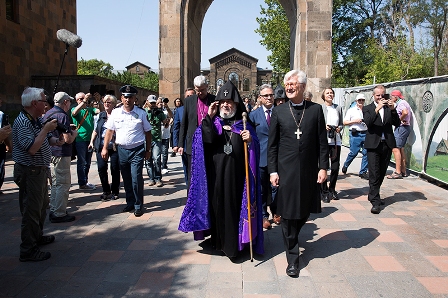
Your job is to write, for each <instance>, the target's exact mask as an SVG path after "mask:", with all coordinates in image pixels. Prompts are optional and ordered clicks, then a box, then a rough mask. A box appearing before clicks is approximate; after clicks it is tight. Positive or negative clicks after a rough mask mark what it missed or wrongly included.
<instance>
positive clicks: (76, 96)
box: [75, 92, 86, 100]
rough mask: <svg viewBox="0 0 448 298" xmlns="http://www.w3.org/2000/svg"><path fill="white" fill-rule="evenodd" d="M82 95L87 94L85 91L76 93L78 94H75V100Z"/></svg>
mask: <svg viewBox="0 0 448 298" xmlns="http://www.w3.org/2000/svg"><path fill="white" fill-rule="evenodd" d="M82 96H86V94H85V93H84V92H78V93H76V95H75V100H78V99H79V98H80V97H82Z"/></svg>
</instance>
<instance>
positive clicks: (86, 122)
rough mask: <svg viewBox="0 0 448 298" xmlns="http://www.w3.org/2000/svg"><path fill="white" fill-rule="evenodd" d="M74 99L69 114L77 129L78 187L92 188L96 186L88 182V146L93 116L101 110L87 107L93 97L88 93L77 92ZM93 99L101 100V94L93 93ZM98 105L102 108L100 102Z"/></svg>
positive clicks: (89, 155) (89, 159)
mask: <svg viewBox="0 0 448 298" xmlns="http://www.w3.org/2000/svg"><path fill="white" fill-rule="evenodd" d="M75 99H76V102H77V103H78V105H77V106H76V107H74V108H72V109H71V116H72V122H73V124H74V125H75V126H76V130H78V136H77V137H76V139H75V148H76V152H77V153H76V156H77V159H78V160H77V174H78V185H79V188H80V189H87V190H94V189H96V186H95V185H93V184H90V183H88V177H89V169H90V162H91V161H92V151H91V150H89V149H88V147H89V143H90V138H91V137H92V132H93V126H94V120H93V116H95V115H96V114H98V113H99V112H101V110H100V109H97V108H92V107H89V105H90V102H91V101H93V99H94V98H93V96H92V95H91V94H90V93H87V94H84V93H83V92H79V93H78V94H76V96H75ZM95 99H97V100H98V101H100V102H101V100H100V99H101V95H100V94H99V93H98V92H96V93H95ZM100 107H102V109H103V110H104V107H103V105H102V104H100Z"/></svg>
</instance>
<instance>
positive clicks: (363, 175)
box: [359, 172, 369, 180]
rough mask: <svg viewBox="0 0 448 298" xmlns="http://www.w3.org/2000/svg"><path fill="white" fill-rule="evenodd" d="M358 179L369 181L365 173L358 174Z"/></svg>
mask: <svg viewBox="0 0 448 298" xmlns="http://www.w3.org/2000/svg"><path fill="white" fill-rule="evenodd" d="M359 178H361V179H364V180H369V174H368V173H367V172H364V173H362V174H359Z"/></svg>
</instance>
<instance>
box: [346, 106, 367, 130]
mask: <svg viewBox="0 0 448 298" xmlns="http://www.w3.org/2000/svg"><path fill="white" fill-rule="evenodd" d="M356 119H364V115H363V113H362V110H361V109H360V108H359V107H358V105H355V106H353V107H351V108H350V109H348V110H347V113H346V114H345V117H344V121H353V120H356ZM353 128H355V129H356V130H357V131H364V132H365V131H366V130H367V125H366V124H365V123H364V122H361V123H353V124H350V125H349V130H352V129H353Z"/></svg>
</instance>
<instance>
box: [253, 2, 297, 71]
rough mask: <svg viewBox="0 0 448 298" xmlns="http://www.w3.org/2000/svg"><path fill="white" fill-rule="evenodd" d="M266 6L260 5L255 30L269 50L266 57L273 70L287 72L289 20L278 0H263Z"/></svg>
mask: <svg viewBox="0 0 448 298" xmlns="http://www.w3.org/2000/svg"><path fill="white" fill-rule="evenodd" d="M264 2H265V3H266V5H267V7H266V8H265V7H263V6H261V5H260V8H261V12H260V15H262V16H263V17H259V18H257V22H258V24H259V28H258V29H256V30H255V32H256V33H258V34H260V35H261V38H262V39H261V41H260V43H261V44H262V45H263V46H265V48H266V49H267V50H268V51H270V52H271V55H269V56H268V57H267V59H268V61H269V63H271V65H272V66H273V68H274V72H283V73H285V72H288V71H289V69H290V63H289V60H290V38H289V22H288V18H287V16H286V12H285V10H284V9H283V7H282V6H281V5H280V3H279V2H278V0H265V1H264Z"/></svg>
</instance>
